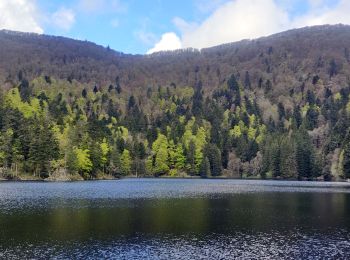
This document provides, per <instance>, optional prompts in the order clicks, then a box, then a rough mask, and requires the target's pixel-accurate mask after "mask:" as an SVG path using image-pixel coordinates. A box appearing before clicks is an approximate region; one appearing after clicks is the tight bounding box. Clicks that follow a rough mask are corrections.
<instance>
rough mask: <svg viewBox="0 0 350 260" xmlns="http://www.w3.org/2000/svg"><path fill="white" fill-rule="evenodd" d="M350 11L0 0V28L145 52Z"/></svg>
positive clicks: (346, 3)
mask: <svg viewBox="0 0 350 260" xmlns="http://www.w3.org/2000/svg"><path fill="white" fill-rule="evenodd" d="M349 14H350V0H0V29H8V30H16V31H22V32H35V33H40V34H49V35H59V36H65V37H70V38H74V39H78V40H88V41H92V42H95V43H97V44H99V45H103V46H110V48H112V49H114V50H117V51H121V52H124V53H132V54H150V53H154V52H157V51H164V50H175V49H181V48H197V49H201V48H206V47H211V46H215V45H219V44H223V43H228V42H234V41H239V40H242V39H254V38H258V37H262V36H267V35H271V34H273V33H277V32H281V31H285V30H288V29H292V28H300V27H305V26H312V25H321V24H338V23H343V24H350V15H349Z"/></svg>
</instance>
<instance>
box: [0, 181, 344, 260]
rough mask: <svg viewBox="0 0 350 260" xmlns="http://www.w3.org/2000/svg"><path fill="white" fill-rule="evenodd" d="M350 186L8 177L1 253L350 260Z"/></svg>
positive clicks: (0, 214)
mask: <svg viewBox="0 0 350 260" xmlns="http://www.w3.org/2000/svg"><path fill="white" fill-rule="evenodd" d="M349 220H350V189H349V186H348V184H346V183H344V184H329V183H328V184H326V183H310V182H271V181H238V180H163V179H160V180H159V179H146V180H145V179H144V180H142V179H139V180H122V181H96V182H76V183H35V182H33V183H0V227H1V229H0V258H12V257H13V258H23V257H25V258H30V257H34V258H50V257H56V258H84V259H86V258H88V257H91V258H99V257H102V258H104V257H108V258H113V257H117V258H122V259H123V258H124V259H130V258H145V257H149V258H156V259H169V258H172V259H174V258H178V259H185V258H190V259H193V258H201V257H203V258H225V259H228V258H237V257H242V258H254V257H255V258H262V257H266V258H305V257H309V258H310V259H314V258H324V257H331V258H337V259H342V258H344V259H345V258H349V257H350V242H349V241H350V232H349V231H350V221H349Z"/></svg>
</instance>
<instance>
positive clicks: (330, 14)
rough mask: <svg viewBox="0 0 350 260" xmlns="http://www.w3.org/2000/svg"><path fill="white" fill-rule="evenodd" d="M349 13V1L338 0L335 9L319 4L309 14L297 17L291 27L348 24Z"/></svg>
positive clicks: (349, 20) (349, 21)
mask: <svg viewBox="0 0 350 260" xmlns="http://www.w3.org/2000/svg"><path fill="white" fill-rule="evenodd" d="M314 1H315V0H314ZM316 2H317V1H316ZM321 2H322V1H321ZM315 4H316V3H315ZM349 13H350V1H349V0H340V1H339V3H338V4H337V5H336V6H335V7H329V6H327V5H326V4H322V3H319V4H318V8H315V9H312V10H311V11H310V12H308V13H307V14H305V15H303V16H301V17H297V18H296V19H295V20H294V21H293V22H292V24H291V27H303V26H312V25H321V24H338V23H343V24H350V15H349Z"/></svg>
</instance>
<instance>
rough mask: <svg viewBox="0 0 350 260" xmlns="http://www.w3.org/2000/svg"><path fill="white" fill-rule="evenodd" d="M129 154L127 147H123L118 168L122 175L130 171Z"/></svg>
mask: <svg viewBox="0 0 350 260" xmlns="http://www.w3.org/2000/svg"><path fill="white" fill-rule="evenodd" d="M131 163H132V161H131V156H130V152H129V151H128V150H127V149H124V151H123V152H122V155H121V157H120V170H121V173H122V174H123V175H128V174H130V173H131Z"/></svg>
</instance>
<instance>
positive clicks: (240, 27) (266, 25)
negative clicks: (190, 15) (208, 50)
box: [179, 0, 289, 48]
mask: <svg viewBox="0 0 350 260" xmlns="http://www.w3.org/2000/svg"><path fill="white" fill-rule="evenodd" d="M288 24H289V19H288V13H287V12H286V11H285V10H284V9H282V8H281V7H279V6H278V5H277V4H276V3H275V2H274V1H273V0H236V1H230V2H228V3H225V4H223V5H222V6H220V7H219V8H218V9H216V10H215V11H214V12H213V13H212V14H211V15H210V16H209V17H208V18H207V19H206V20H204V21H203V22H202V23H201V24H200V25H198V26H197V27H196V28H194V29H192V30H185V31H182V37H181V38H182V44H183V47H185V48H187V47H195V48H205V47H210V46H215V45H219V44H222V43H227V42H233V41H238V40H241V39H251V38H256V37H260V36H265V35H269V34H272V33H275V32H278V31H282V30H284V29H286V28H288ZM179 29H180V30H181V28H179ZM182 29H183V28H182Z"/></svg>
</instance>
